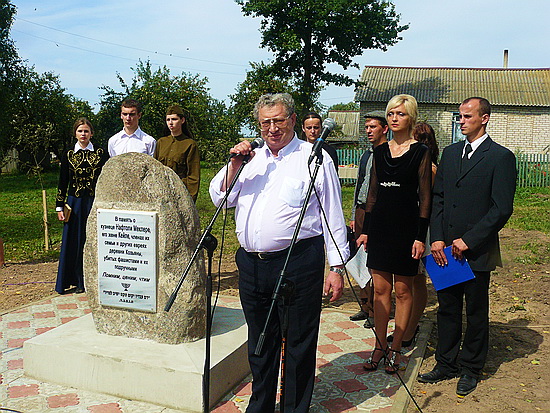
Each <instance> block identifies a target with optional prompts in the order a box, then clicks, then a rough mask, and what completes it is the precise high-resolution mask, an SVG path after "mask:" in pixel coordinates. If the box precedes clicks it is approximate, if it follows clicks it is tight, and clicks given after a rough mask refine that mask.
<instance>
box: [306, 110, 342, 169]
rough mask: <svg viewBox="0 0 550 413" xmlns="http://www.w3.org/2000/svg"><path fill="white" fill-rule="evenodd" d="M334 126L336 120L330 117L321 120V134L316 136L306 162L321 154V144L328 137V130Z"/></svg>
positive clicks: (330, 130)
mask: <svg viewBox="0 0 550 413" xmlns="http://www.w3.org/2000/svg"><path fill="white" fill-rule="evenodd" d="M335 127H336V122H335V121H334V120H333V119H331V118H326V119H325V120H324V122H323V130H322V131H321V135H320V136H319V137H318V138H317V140H316V141H315V143H314V144H313V149H312V150H311V155H310V156H309V160H308V161H307V164H308V165H309V164H310V163H311V161H313V159H314V158H315V157H318V156H319V155H320V154H321V147H322V145H323V142H324V141H325V139H326V138H327V137H328V135H329V134H330V132H332V131H333V130H334V128H335Z"/></svg>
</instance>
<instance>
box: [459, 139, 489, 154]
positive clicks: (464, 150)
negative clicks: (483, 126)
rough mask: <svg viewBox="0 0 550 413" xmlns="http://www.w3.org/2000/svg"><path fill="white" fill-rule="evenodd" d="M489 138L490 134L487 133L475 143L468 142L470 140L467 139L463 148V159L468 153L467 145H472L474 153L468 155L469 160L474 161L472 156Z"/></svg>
mask: <svg viewBox="0 0 550 413" xmlns="http://www.w3.org/2000/svg"><path fill="white" fill-rule="evenodd" d="M488 137H489V134H487V133H486V134H484V135H482V136H481V137H480V138H478V139H476V140H475V141H473V142H468V139H465V140H464V147H463V148H462V157H463V158H464V152H466V145H468V144H470V146H471V147H472V151H471V152H470V153H469V154H468V159H472V155H473V154H474V152H475V151H476V149H477V148H479V146H480V145H481V144H482V143H483V141H484V140H485V139H487V138H488Z"/></svg>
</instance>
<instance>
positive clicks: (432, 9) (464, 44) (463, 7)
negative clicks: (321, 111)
mask: <svg viewBox="0 0 550 413" xmlns="http://www.w3.org/2000/svg"><path fill="white" fill-rule="evenodd" d="M393 3H394V4H395V5H396V10H397V12H398V13H400V14H401V22H402V24H409V25H410V28H409V29H408V30H406V31H405V32H402V34H401V35H402V37H403V40H401V41H400V42H399V43H397V45H395V46H393V47H391V48H389V50H388V51H387V52H382V51H378V50H365V52H364V54H363V55H362V56H359V57H357V58H356V59H355V61H356V62H357V63H359V64H360V65H361V66H364V65H376V66H386V65H387V66H413V67H422V66H423V67H487V68H488V67H502V62H503V50H504V49H509V51H510V52H509V53H510V57H509V67H511V68H541V67H545V68H548V67H550V53H549V47H548V45H547V44H546V42H547V39H549V38H550V28H549V27H550V1H548V0H524V1H521V2H517V1H512V0H485V1H484V0H465V1H450V0H431V1H429V0H424V1H421V0H415V1H412V0H396V1H394V2H393ZM14 4H15V5H16V7H17V16H16V21H15V23H14V25H13V28H12V37H13V39H14V40H15V42H16V47H17V49H18V51H19V55H20V56H21V57H22V58H23V59H26V60H27V61H28V62H29V63H30V64H34V65H35V66H36V69H37V70H38V71H39V72H44V71H51V72H54V73H56V74H58V75H59V76H60V79H61V84H62V85H63V87H65V88H67V90H68V92H69V93H71V94H73V95H75V96H77V97H79V98H82V99H85V100H88V101H89V102H90V103H91V104H92V105H93V104H97V102H98V101H99V94H100V93H101V91H100V90H99V87H100V86H101V85H109V86H111V87H114V88H115V89H119V87H118V81H117V79H116V73H117V72H118V73H120V74H121V75H122V76H123V77H124V78H125V79H126V80H130V79H131V77H132V71H131V69H130V68H131V67H133V66H135V64H136V62H137V61H138V60H139V59H142V60H147V59H149V60H150V61H151V62H152V63H153V64H154V68H155V69H156V68H157V67H158V66H159V65H161V66H162V65H166V66H167V67H168V68H170V70H171V72H172V74H180V73H181V72H188V73H192V74H199V75H201V76H204V77H207V78H208V79H209V83H208V84H209V87H210V93H211V95H212V96H213V97H215V98H217V99H222V100H226V99H227V97H228V95H230V94H232V93H234V91H235V88H236V86H237V84H238V83H239V82H242V81H243V80H244V78H245V73H246V70H247V69H248V68H249V65H248V63H249V62H251V61H254V62H257V61H260V60H264V61H266V62H267V61H269V59H270V58H271V57H272V55H271V53H270V52H269V51H268V50H265V49H261V48H260V47H259V43H260V33H259V30H258V29H259V26H260V19H254V18H251V17H244V16H243V14H242V13H241V9H240V6H239V5H237V4H236V3H235V2H233V1H232V0H192V1H191V0H160V1H150V0H133V1H125V2H120V1H113V0H93V1H89V0H88V1H83V0H19V1H14ZM332 69H333V71H335V72H339V73H341V72H342V69H341V68H339V67H333V68H332ZM346 73H347V74H348V75H350V76H352V77H353V78H355V79H358V78H359V75H360V70H357V69H352V70H348V71H347V72H346ZM353 99H354V91H353V88H351V87H334V86H332V87H329V88H327V89H326V90H325V91H324V92H323V93H322V95H321V103H323V104H324V105H327V106H330V105H332V104H335V103H339V102H349V101H352V100H353ZM95 109H96V110H97V109H98V107H97V105H96V106H95Z"/></svg>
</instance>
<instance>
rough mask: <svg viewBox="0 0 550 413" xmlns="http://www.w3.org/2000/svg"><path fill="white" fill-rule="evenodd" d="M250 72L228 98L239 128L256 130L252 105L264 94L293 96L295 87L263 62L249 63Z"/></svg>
mask: <svg viewBox="0 0 550 413" xmlns="http://www.w3.org/2000/svg"><path fill="white" fill-rule="evenodd" d="M250 66H251V70H249V71H247V72H246V79H245V80H244V82H242V83H239V84H238V85H237V89H236V91H235V94H234V95H231V96H229V97H230V98H231V101H232V103H233V105H232V107H231V110H232V114H233V116H235V118H236V119H238V121H239V123H240V125H241V126H244V127H247V128H248V129H250V130H252V131H253V130H255V129H257V122H256V119H255V118H254V114H253V110H254V104H255V103H256V102H257V101H258V98H259V97H260V96H261V95H263V94H265V93H281V92H288V93H291V94H294V92H295V91H296V87H295V86H294V85H293V84H292V83H291V82H290V81H289V80H287V79H283V78H281V77H279V76H277V74H276V73H273V69H272V67H271V66H270V65H267V64H265V63H264V62H260V63H254V62H251V63H250Z"/></svg>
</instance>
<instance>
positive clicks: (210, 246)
mask: <svg viewBox="0 0 550 413" xmlns="http://www.w3.org/2000/svg"><path fill="white" fill-rule="evenodd" d="M249 160H250V156H249V155H246V156H244V160H243V163H242V164H241V166H240V167H239V169H238V170H237V173H236V174H235V177H234V178H233V181H231V184H230V185H229V187H228V188H227V189H226V191H225V196H224V197H223V199H222V201H221V202H220V204H219V205H218V207H217V208H216V212H215V213H214V215H213V216H212V218H211V220H210V222H209V224H208V225H207V226H206V228H205V230H204V231H203V233H202V235H201V238H200V240H199V243H198V244H197V247H196V248H195V251H194V252H193V255H192V256H191V259H190V260H189V263H188V264H187V267H186V268H185V271H184V272H183V274H182V276H181V277H180V279H179V282H178V285H177V286H176V288H175V289H174V291H173V292H172V294H171V295H170V297H169V298H168V301H167V302H166V305H165V307H164V311H166V312H168V311H170V309H171V308H172V305H173V304H174V301H175V300H176V297H177V295H178V292H179V290H180V288H181V286H182V284H183V282H184V281H185V279H186V278H187V275H188V274H189V271H190V270H191V266H192V265H193V263H194V262H195V260H196V258H197V256H198V255H199V252H200V250H201V248H205V249H206V250H207V253H208V271H207V277H206V336H205V347H206V349H205V357H204V374H203V380H202V386H203V389H202V392H203V393H202V394H203V412H205V413H208V412H209V411H210V347H211V335H212V318H213V317H212V316H211V314H210V313H211V308H212V257H213V255H214V250H215V249H216V247H217V246H218V240H217V239H216V238H215V237H214V236H212V234H210V231H212V228H213V226H214V223H215V222H216V219H217V218H218V216H219V215H220V212H221V210H222V209H223V207H224V205H225V204H226V203H227V198H228V197H229V195H230V194H231V191H232V190H233V187H234V186H235V184H236V183H237V180H238V178H239V175H240V174H241V172H242V170H243V168H244V166H245V165H246V164H247V163H248V161H249Z"/></svg>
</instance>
